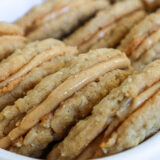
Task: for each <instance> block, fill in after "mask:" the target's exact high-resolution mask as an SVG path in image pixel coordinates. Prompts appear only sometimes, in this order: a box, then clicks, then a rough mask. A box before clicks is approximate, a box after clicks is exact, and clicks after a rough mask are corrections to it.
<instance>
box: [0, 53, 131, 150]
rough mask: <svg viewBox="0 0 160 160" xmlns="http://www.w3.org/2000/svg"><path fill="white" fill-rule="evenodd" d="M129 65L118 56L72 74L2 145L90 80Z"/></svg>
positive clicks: (29, 126)
mask: <svg viewBox="0 0 160 160" xmlns="http://www.w3.org/2000/svg"><path fill="white" fill-rule="evenodd" d="M128 65H129V62H128V60H127V59H126V58H125V57H123V56H122V57H121V56H120V57H119V56H118V57H115V58H112V59H111V60H110V61H106V62H101V63H98V64H96V65H95V66H93V67H91V68H88V69H86V70H84V71H82V72H80V73H77V74H76V75H74V76H71V77H70V78H68V79H67V80H66V81H65V82H64V83H62V84H61V85H60V86H58V87H57V88H56V89H55V90H53V91H52V93H51V94H50V95H49V96H48V98H47V99H46V100H45V101H44V102H42V103H41V104H40V105H39V106H37V107H35V108H34V109H33V110H31V111H30V112H28V114H27V115H26V116H25V117H24V118H23V120H22V121H21V123H20V125H19V126H18V127H17V128H15V129H14V130H12V131H11V132H10V133H9V134H8V136H7V137H4V138H3V139H1V142H2V143H1V144H2V146H1V147H3V148H7V147H8V146H9V145H10V143H6V142H9V141H10V142H11V141H13V140H15V139H16V138H18V137H19V136H20V135H22V134H24V133H25V132H26V131H27V130H28V129H30V128H31V127H33V126H34V125H35V124H36V123H37V122H38V121H39V120H40V118H41V117H43V116H44V115H45V114H47V113H49V112H50V111H52V110H55V109H56V107H57V105H58V104H59V103H60V102H61V101H63V100H65V99H66V98H68V97H69V96H71V95H72V94H73V93H74V92H76V91H77V90H79V89H80V88H82V87H83V86H85V85H86V84H88V83H89V82H91V81H94V80H95V79H96V78H98V77H99V76H101V75H103V74H105V73H106V72H109V71H111V70H113V69H115V68H121V67H122V68H123V67H124V68H125V67H126V66H128ZM53 100H54V101H53ZM37 113H38V114H37ZM35 114H36V115H35ZM9 139H10V140H9ZM3 142H4V143H3Z"/></svg>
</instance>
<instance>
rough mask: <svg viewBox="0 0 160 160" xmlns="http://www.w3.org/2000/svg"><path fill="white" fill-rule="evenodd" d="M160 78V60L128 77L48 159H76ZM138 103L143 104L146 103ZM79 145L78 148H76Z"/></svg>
mask: <svg viewBox="0 0 160 160" xmlns="http://www.w3.org/2000/svg"><path fill="white" fill-rule="evenodd" d="M159 78H160V60H157V61H155V62H153V63H151V64H150V65H148V66H147V67H146V68H144V69H142V70H141V71H137V72H135V73H134V74H133V75H131V76H129V77H128V78H127V79H126V80H125V81H124V82H123V83H122V84H121V85H120V86H119V87H117V88H115V89H113V90H112V91H111V93H110V94H109V95H107V96H106V97H104V98H103V99H102V100H101V101H100V103H98V104H97V105H95V106H94V108H93V111H92V113H91V115H90V116H88V117H87V118H86V119H84V120H81V121H79V122H78V123H77V124H76V125H75V126H74V127H73V128H72V129H71V131H70V132H69V134H68V136H67V137H66V138H65V139H64V140H63V141H62V142H60V143H59V144H58V145H57V146H55V147H53V150H52V151H51V153H50V154H49V156H48V159H52V160H54V159H59V160H65V159H74V158H75V157H77V156H78V155H79V154H80V153H81V152H82V151H84V150H85V149H86V148H87V146H88V145H89V144H90V143H91V142H92V141H93V140H94V139H95V138H96V137H97V136H98V135H100V134H101V133H102V132H103V131H104V130H105V129H106V128H107V126H109V125H110V124H111V123H112V121H113V120H114V118H119V117H120V116H119V115H121V114H120V113H121V111H122V113H123V110H125V109H126V108H128V107H129V106H130V105H131V104H132V100H134V99H135V98H136V97H137V96H138V95H140V94H141V93H142V92H143V91H144V90H145V89H146V88H147V87H151V86H152V85H153V84H154V83H155V82H157V81H159ZM141 82H143V83H141ZM138 102H142V103H143V101H138ZM138 105H140V103H139V104H138ZM120 118H121V117H120ZM122 118H123V114H122ZM77 144H78V147H76V146H77ZM90 156H91V155H90ZM88 158H92V157H88Z"/></svg>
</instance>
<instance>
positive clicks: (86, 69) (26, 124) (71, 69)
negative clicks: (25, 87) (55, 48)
mask: <svg viewBox="0 0 160 160" xmlns="http://www.w3.org/2000/svg"><path fill="white" fill-rule="evenodd" d="M129 65H130V62H129V60H128V59H127V58H126V56H125V55H124V53H121V52H120V51H118V50H113V49H99V50H95V51H91V52H89V53H88V54H81V55H79V56H78V58H75V60H74V58H73V62H72V63H71V64H70V65H69V66H68V67H67V66H66V67H65V68H63V69H61V70H60V71H58V72H56V73H55V74H51V75H49V76H48V77H46V78H44V79H43V80H41V82H40V83H39V84H37V85H36V86H35V88H34V89H33V90H31V91H29V92H28V93H27V95H26V96H25V97H24V98H22V99H19V100H17V101H16V102H15V105H14V106H11V107H10V109H11V110H12V112H10V114H9V116H8V117H7V118H6V117H5V116H4V115H3V114H2V119H3V120H4V121H3V120H2V121H1V122H2V124H3V123H5V122H7V123H8V122H10V121H11V120H12V119H13V118H14V117H17V116H20V115H24V117H23V118H22V120H20V122H19V123H17V126H16V128H14V129H13V130H11V131H10V132H9V133H8V135H6V136H5V137H3V138H2V139H0V146H1V147H2V148H7V147H9V146H10V145H11V143H12V142H13V141H14V140H16V139H17V138H19V137H20V136H22V135H24V134H25V133H26V132H27V131H28V130H29V129H31V128H32V127H33V126H35V125H36V124H37V123H38V122H39V121H40V120H41V118H42V117H43V116H45V115H46V114H48V113H50V112H51V111H54V110H56V109H57V107H58V105H59V104H60V103H61V102H62V101H64V100H65V99H67V98H69V97H70V96H72V95H73V94H74V93H75V92H77V91H79V90H80V89H81V88H83V87H84V86H86V85H87V84H89V83H91V82H93V81H95V80H96V79H97V78H99V77H101V76H103V75H104V74H105V73H108V72H111V71H113V70H115V69H120V68H122V69H123V68H128V67H129ZM44 88H45V89H44ZM8 108H9V107H8ZM10 109H9V110H10ZM1 113H3V112H1ZM4 117H5V119H4Z"/></svg>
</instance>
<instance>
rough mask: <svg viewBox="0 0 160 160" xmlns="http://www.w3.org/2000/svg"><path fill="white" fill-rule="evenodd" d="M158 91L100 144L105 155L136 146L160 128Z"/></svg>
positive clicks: (159, 93)
mask: <svg viewBox="0 0 160 160" xmlns="http://www.w3.org/2000/svg"><path fill="white" fill-rule="evenodd" d="M159 97H160V91H159V89H158V90H157V92H156V93H154V95H153V96H152V97H151V98H150V99H149V100H148V101H146V102H145V104H143V105H142V106H141V107H140V108H139V109H138V110H137V111H135V112H134V113H133V114H131V115H130V116H129V117H128V118H127V119H126V120H125V121H124V122H123V123H122V124H121V125H120V127H119V128H118V129H117V130H116V131H114V132H113V133H112V135H111V136H110V137H109V138H108V140H107V142H106V143H103V144H102V145H101V147H102V149H103V150H104V152H105V153H106V155H110V154H113V153H118V152H120V151H123V150H126V149H129V148H131V147H134V146H137V145H138V144H139V143H141V142H143V140H145V139H146V138H148V137H149V136H151V135H153V134H154V133H156V132H157V131H158V130H159V129H160V125H159V124H160V123H159V121H160V109H159V105H160V101H159Z"/></svg>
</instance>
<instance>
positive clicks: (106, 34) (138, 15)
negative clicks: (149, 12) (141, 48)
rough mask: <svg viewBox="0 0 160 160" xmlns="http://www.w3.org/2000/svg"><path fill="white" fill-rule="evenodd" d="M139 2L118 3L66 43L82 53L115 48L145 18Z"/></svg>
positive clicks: (81, 28)
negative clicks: (90, 50)
mask: <svg viewBox="0 0 160 160" xmlns="http://www.w3.org/2000/svg"><path fill="white" fill-rule="evenodd" d="M145 15H146V13H145V12H144V10H143V4H142V3H141V1H139V0H134V1H128V0H125V1H123V2H118V3H116V4H114V5H113V6H111V7H109V8H107V9H105V10H103V11H100V12H99V13H98V14H97V15H96V16H95V18H92V19H91V20H90V21H89V22H87V23H86V24H85V25H84V26H82V27H80V29H78V30H76V31H75V32H73V33H72V34H71V35H70V36H69V37H67V38H66V39H65V40H64V42H65V43H66V44H69V45H73V46H78V48H79V50H80V52H86V51H88V50H89V49H93V48H101V47H115V46H116V45H117V44H119V42H120V40H121V39H123V37H124V36H125V35H126V34H127V33H128V32H129V30H130V29H131V28H132V27H133V26H134V25H135V24H136V23H138V22H139V21H140V20H142V19H143V18H144V17H145Z"/></svg>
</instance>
